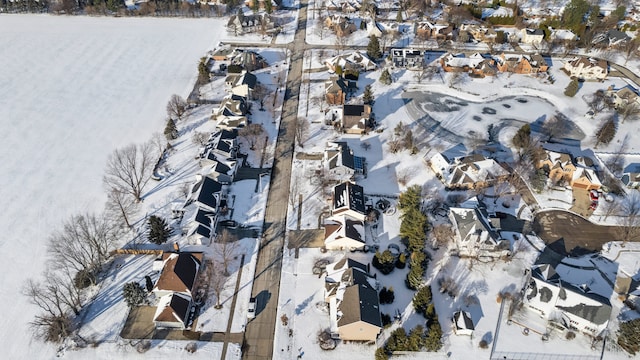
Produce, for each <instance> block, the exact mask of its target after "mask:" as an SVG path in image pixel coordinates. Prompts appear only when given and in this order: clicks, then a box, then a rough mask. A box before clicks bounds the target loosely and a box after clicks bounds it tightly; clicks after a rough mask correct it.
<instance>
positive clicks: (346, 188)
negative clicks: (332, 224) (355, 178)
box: [331, 181, 366, 222]
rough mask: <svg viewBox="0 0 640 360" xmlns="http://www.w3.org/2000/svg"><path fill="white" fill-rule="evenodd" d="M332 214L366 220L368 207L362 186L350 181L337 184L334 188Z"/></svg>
mask: <svg viewBox="0 0 640 360" xmlns="http://www.w3.org/2000/svg"><path fill="white" fill-rule="evenodd" d="M331 215H332V216H336V215H347V216H349V217H350V218H353V219H357V220H359V221H362V222H364V220H365V218H366V207H365V197H364V189H363V188H362V186H360V185H357V184H354V183H352V182H350V181H345V182H343V183H342V184H338V185H336V186H335V187H334V188H333V210H332V211H331Z"/></svg>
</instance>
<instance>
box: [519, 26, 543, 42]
mask: <svg viewBox="0 0 640 360" xmlns="http://www.w3.org/2000/svg"><path fill="white" fill-rule="evenodd" d="M543 40H544V31H542V30H540V29H522V30H520V42H521V43H523V44H529V45H539V44H541V43H542V41H543Z"/></svg>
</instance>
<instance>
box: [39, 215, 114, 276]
mask: <svg viewBox="0 0 640 360" xmlns="http://www.w3.org/2000/svg"><path fill="white" fill-rule="evenodd" d="M119 237H120V231H119V230H118V228H117V227H115V226H113V224H112V223H111V222H109V221H107V220H105V218H104V216H102V215H98V216H96V215H95V214H81V215H75V216H72V217H71V218H70V219H69V220H67V221H66V222H65V223H64V225H63V227H62V229H61V230H59V231H56V232H54V233H53V234H52V235H51V236H50V237H49V240H48V244H47V250H48V252H49V256H50V258H51V260H52V264H53V266H54V267H56V268H59V269H63V270H65V271H68V272H69V273H72V272H74V271H75V272H81V271H89V272H94V271H95V270H96V269H97V268H98V267H99V266H100V265H101V264H102V263H104V262H105V261H106V259H107V258H108V257H109V256H110V252H111V251H112V250H114V249H115V248H116V245H117V243H118V240H119Z"/></svg>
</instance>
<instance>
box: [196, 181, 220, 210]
mask: <svg viewBox="0 0 640 360" xmlns="http://www.w3.org/2000/svg"><path fill="white" fill-rule="evenodd" d="M194 188H195V190H194V192H198V196H197V197H196V200H197V201H198V202H199V203H201V204H204V205H206V206H208V207H210V208H212V209H215V208H216V205H217V203H218V200H217V198H216V196H215V195H214V194H217V193H220V191H222V184H221V183H219V182H217V181H216V180H214V179H212V178H210V177H208V176H206V177H204V178H203V179H202V181H201V182H199V183H198V184H196V186H195V187H194Z"/></svg>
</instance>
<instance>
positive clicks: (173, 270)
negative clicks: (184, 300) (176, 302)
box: [156, 252, 202, 292]
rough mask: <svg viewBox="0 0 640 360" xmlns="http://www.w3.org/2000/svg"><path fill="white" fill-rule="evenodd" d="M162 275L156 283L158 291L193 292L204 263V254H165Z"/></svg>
mask: <svg viewBox="0 0 640 360" xmlns="http://www.w3.org/2000/svg"><path fill="white" fill-rule="evenodd" d="M162 257H163V259H164V260H165V263H164V267H163V268H162V273H160V277H159V278H158V282H156V288H157V289H158V290H169V291H175V292H191V291H192V290H193V285H194V284H195V282H196V277H197V276H198V270H199V268H200V264H201V262H202V253H187V252H182V253H177V254H176V253H168V252H167V253H164V254H163V256H162Z"/></svg>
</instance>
